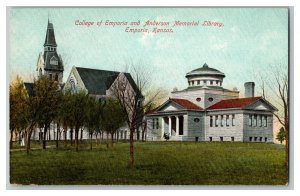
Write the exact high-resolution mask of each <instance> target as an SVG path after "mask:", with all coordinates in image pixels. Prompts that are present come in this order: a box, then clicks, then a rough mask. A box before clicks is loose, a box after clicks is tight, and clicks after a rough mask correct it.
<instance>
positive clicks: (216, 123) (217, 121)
mask: <svg viewBox="0 0 300 196" xmlns="http://www.w3.org/2000/svg"><path fill="white" fill-rule="evenodd" d="M215 118H216V120H215V127H218V124H219V119H218V116H216V117H215Z"/></svg>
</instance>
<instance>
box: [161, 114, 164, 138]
mask: <svg viewBox="0 0 300 196" xmlns="http://www.w3.org/2000/svg"><path fill="white" fill-rule="evenodd" d="M164 133H165V119H164V117H162V118H161V138H164Z"/></svg>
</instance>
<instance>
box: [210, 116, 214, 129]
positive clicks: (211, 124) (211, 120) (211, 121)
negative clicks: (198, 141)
mask: <svg viewBox="0 0 300 196" xmlns="http://www.w3.org/2000/svg"><path fill="white" fill-rule="evenodd" d="M213 123H214V120H213V117H212V116H210V117H209V126H210V127H212V126H213Z"/></svg>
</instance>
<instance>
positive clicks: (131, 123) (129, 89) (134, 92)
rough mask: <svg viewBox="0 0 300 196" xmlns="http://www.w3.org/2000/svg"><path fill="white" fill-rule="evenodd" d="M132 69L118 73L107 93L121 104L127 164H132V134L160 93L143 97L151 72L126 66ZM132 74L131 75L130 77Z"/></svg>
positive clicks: (143, 68)
mask: <svg viewBox="0 0 300 196" xmlns="http://www.w3.org/2000/svg"><path fill="white" fill-rule="evenodd" d="M128 67H129V68H131V69H132V70H133V71H132V72H131V74H132V75H131V74H129V73H120V74H119V75H118V77H117V79H116V80H115V81H114V83H113V84H112V85H111V87H110V89H109V93H108V95H109V94H111V95H112V96H113V97H115V98H116V99H117V100H118V101H119V103H120V104H121V106H122V109H123V111H124V113H125V115H126V123H127V126H128V128H129V131H130V132H129V142H130V145H129V154H130V159H129V166H130V167H133V166H134V146H133V144H134V134H135V133H136V130H139V129H140V128H142V125H143V119H144V115H145V111H144V110H145V109H146V108H151V107H149V106H150V105H151V104H153V101H154V100H155V99H156V98H157V97H158V96H159V95H160V91H157V92H156V93H152V96H151V97H148V96H147V97H145V96H144V95H143V93H146V94H147V91H148V89H149V86H150V82H151V78H150V77H151V73H150V72H149V71H147V69H145V67H146V66H145V67H137V66H128V65H127V66H126V68H128ZM132 76H133V77H132Z"/></svg>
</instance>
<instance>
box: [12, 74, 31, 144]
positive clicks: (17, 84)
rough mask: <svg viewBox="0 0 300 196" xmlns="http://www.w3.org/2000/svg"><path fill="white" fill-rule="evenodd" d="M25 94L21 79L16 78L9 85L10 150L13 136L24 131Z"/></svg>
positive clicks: (25, 124) (25, 120) (25, 123)
mask: <svg viewBox="0 0 300 196" xmlns="http://www.w3.org/2000/svg"><path fill="white" fill-rule="evenodd" d="M27 98H28V97H27V93H26V90H25V88H24V86H23V81H22V79H21V78H20V77H19V76H17V78H16V80H15V81H12V82H11V83H10V85H9V127H10V148H12V139H13V134H14V133H16V131H18V132H19V134H20V130H24V129H25V128H26V126H27V119H26V118H27V116H26V112H25V111H26V110H27Z"/></svg>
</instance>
